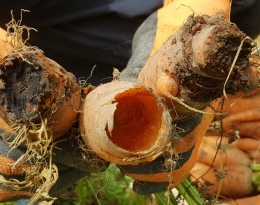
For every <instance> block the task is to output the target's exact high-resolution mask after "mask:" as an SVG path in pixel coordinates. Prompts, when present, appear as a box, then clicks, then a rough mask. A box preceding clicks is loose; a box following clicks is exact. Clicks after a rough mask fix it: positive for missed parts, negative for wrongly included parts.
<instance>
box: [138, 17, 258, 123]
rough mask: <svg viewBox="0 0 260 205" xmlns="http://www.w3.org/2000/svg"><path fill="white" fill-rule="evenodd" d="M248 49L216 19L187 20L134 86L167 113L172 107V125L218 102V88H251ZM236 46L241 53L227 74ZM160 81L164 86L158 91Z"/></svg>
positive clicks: (241, 37)
mask: <svg viewBox="0 0 260 205" xmlns="http://www.w3.org/2000/svg"><path fill="white" fill-rule="evenodd" d="M253 46H254V43H252V41H251V40H250V39H249V38H247V37H246V35H245V34H244V33H243V32H241V31H240V30H239V29H238V28H237V27H236V26H235V25H233V24H231V23H230V22H228V21H225V20H224V17H223V15H221V14H216V15H214V16H211V17H209V16H206V15H204V16H189V18H188V19H187V21H186V23H185V24H184V25H183V26H182V27H181V28H180V30H179V31H178V32H177V33H176V34H174V35H172V36H171V37H169V38H168V39H167V41H166V42H165V43H164V44H163V46H162V47H161V48H160V49H159V50H158V51H157V52H156V53H155V54H154V56H153V58H151V59H150V60H149V61H148V62H147V63H146V64H145V66H144V68H143V69H142V70H141V72H140V75H139V77H138V82H139V83H141V84H143V85H145V86H147V87H150V88H152V89H153V91H154V92H155V93H156V94H157V95H160V96H162V97H165V102H166V104H167V106H168V108H169V109H173V107H174V109H173V110H172V112H171V115H172V118H173V119H175V117H174V116H176V113H177V114H178V120H183V119H186V118H189V117H191V116H192V115H194V114H196V113H197V112H198V111H196V109H197V110H203V109H204V108H205V107H207V106H208V105H209V104H210V103H211V102H212V101H214V100H216V99H217V98H219V97H221V96H222V95H223V89H224V90H225V92H226V93H229V94H236V93H237V92H238V91H243V92H245V93H247V92H251V91H252V90H254V89H255V88H257V86H258V85H257V84H258V82H259V80H258V79H255V78H254V79H253V81H252V78H253V77H252V76H250V74H249V73H248V69H247V68H248V67H249V65H250V62H249V55H250V52H251V49H252V47H253ZM239 47H240V48H241V50H240V53H239V56H238V59H237V60H236V61H235V64H234V66H233V68H232V71H231V70H230V69H231V66H232V63H233V62H234V59H235V56H236V55H237V51H238V49H239ZM157 59H160V60H159V61H157ZM156 65H157V66H156ZM230 72H232V75H229V73H230ZM160 76H161V77H160ZM162 77H163V78H164V80H162V79H161V78H162ZM165 78H169V79H170V80H165ZM163 82H164V83H165V82H167V83H168V84H169V86H162V84H163ZM175 84H177V85H178V88H177V91H176V86H175ZM193 108H194V109H193ZM195 108H196V109H195ZM187 110H188V111H187Z"/></svg>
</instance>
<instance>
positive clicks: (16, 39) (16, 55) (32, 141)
mask: <svg viewBox="0 0 260 205" xmlns="http://www.w3.org/2000/svg"><path fill="white" fill-rule="evenodd" d="M23 11H24V10H22V11H21V15H22V12H23ZM11 14H12V13H11ZM21 19H22V18H21ZM24 30H26V31H27V39H25V40H24V39H23V38H22V34H23V32H24ZM30 30H35V29H33V28H29V27H26V26H24V25H21V20H19V21H16V20H15V19H14V18H13V15H12V20H11V21H10V22H9V23H8V24H7V32H6V36H7V38H6V42H4V43H6V44H7V45H9V48H10V50H9V52H8V53H7V54H5V52H2V53H4V54H2V53H1V55H3V56H1V57H2V58H1V60H0V117H1V119H2V120H4V121H5V123H6V124H7V125H8V126H9V127H10V128H11V129H12V130H13V132H15V133H16V134H17V136H15V138H14V139H5V138H4V136H3V140H5V141H6V142H7V143H9V144H10V147H11V149H10V151H9V153H10V152H11V151H12V150H13V149H15V148H17V147H19V146H21V145H23V146H26V147H27V150H26V152H25V153H24V154H23V155H22V156H21V157H20V158H19V159H18V160H17V161H16V162H15V163H13V164H12V168H13V169H14V168H15V167H17V166H19V165H21V164H23V163H24V162H26V161H27V162H31V163H33V167H30V169H27V170H25V174H26V177H27V178H26V179H30V180H29V181H26V182H23V184H24V187H26V188H34V189H35V190H36V193H35V194H34V195H33V196H32V198H31V202H30V204H34V203H35V202H36V201H37V200H38V199H39V198H47V199H53V198H52V197H50V196H49V195H48V193H49V190H50V188H51V187H52V186H53V185H54V184H55V182H56V181H57V179H58V170H57V167H56V165H55V164H53V163H52V149H53V146H54V144H53V140H54V139H56V138H58V137H60V136H61V135H63V134H65V133H66V132H67V131H68V130H69V129H70V128H71V127H72V125H73V124H74V123H75V121H76V120H77V118H78V110H79V108H80V103H81V95H80V86H79V85H78V84H77V80H76V78H75V76H74V75H73V74H72V73H68V72H67V71H66V70H65V69H64V68H62V67H61V66H60V65H58V64H57V63H56V62H54V61H53V60H51V59H48V58H47V57H45V56H44V54H43V52H42V51H41V50H40V49H39V48H37V47H34V46H28V45H27V41H28V40H29V36H30ZM1 42H3V41H1ZM47 161H48V162H47ZM39 167H41V168H39ZM19 183H20V182H19V181H18V182H17V181H12V180H11V181H8V180H4V177H2V178H1V180H0V184H7V185H8V186H7V188H12V187H14V186H17V184H19ZM24 187H20V189H22V188H24Z"/></svg>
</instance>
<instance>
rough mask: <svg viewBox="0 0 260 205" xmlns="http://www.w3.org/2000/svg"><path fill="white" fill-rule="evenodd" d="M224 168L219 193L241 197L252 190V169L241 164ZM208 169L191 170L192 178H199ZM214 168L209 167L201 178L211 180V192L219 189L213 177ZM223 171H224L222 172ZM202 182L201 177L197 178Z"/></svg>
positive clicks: (218, 169) (217, 182)
mask: <svg viewBox="0 0 260 205" xmlns="http://www.w3.org/2000/svg"><path fill="white" fill-rule="evenodd" d="M224 170H227V175H226V176H225V178H224V179H222V186H221V190H220V195H222V196H227V197H231V198H241V197H243V196H247V195H249V194H250V193H252V192H253V191H254V188H253V186H252V170H251V169H250V168H249V167H246V166H242V165H230V166H225V167H224ZM207 171H208V168H206V169H197V170H195V171H191V175H192V180H193V181H195V180H196V179H198V178H200V177H201V176H202V175H204V174H205V173H206V172H207ZM217 171H219V172H220V168H217ZM215 173H216V172H215V171H214V168H211V169H210V170H209V171H208V172H207V173H206V174H205V175H204V176H203V179H205V180H207V181H210V182H212V183H213V184H215V186H214V187H211V188H212V189H213V192H214V193H215V194H216V193H217V191H218V189H219V183H220V182H219V181H217V179H216V177H215ZM224 173H225V172H224ZM199 181H200V182H202V183H203V180H202V178H200V179H199Z"/></svg>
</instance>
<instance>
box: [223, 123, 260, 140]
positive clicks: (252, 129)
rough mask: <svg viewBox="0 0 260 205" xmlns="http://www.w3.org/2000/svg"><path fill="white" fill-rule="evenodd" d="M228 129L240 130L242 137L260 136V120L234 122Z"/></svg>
mask: <svg viewBox="0 0 260 205" xmlns="http://www.w3.org/2000/svg"><path fill="white" fill-rule="evenodd" d="M226 129H227V130H238V131H239V135H240V136H241V137H252V138H260V121H256V122H242V123H234V124H232V126H231V127H230V129H229V128H226Z"/></svg>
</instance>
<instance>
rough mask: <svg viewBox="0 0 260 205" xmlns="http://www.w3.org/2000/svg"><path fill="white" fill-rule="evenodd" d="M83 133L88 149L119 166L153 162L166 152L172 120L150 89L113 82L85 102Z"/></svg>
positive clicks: (89, 96) (105, 85) (82, 118)
mask: <svg viewBox="0 0 260 205" xmlns="http://www.w3.org/2000/svg"><path fill="white" fill-rule="evenodd" d="M83 111H84V112H83V113H81V114H80V120H79V122H80V129H81V134H82V138H83V140H84V142H85V143H86V145H87V146H88V148H89V149H91V150H92V151H94V152H95V153H96V154H98V155H99V156H100V157H101V158H103V159H105V160H107V161H110V162H113V163H116V164H120V165H127V164H139V163H141V162H146V161H152V160H153V159H155V158H156V157H158V156H159V155H160V154H162V153H163V152H164V150H165V149H166V145H167V143H168V142H169V140H170V136H171V118H170V115H169V113H168V112H167V110H165V109H164V106H163V104H161V103H160V102H158V100H157V97H156V96H154V95H153V94H152V92H151V91H150V90H149V89H146V88H144V87H142V86H139V85H137V84H135V83H132V82H125V81H117V80H116V81H113V82H111V83H107V84H104V85H101V86H99V87H97V88H96V89H95V90H93V91H91V92H90V93H89V94H88V95H87V96H86V98H85V99H84V102H83Z"/></svg>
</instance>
